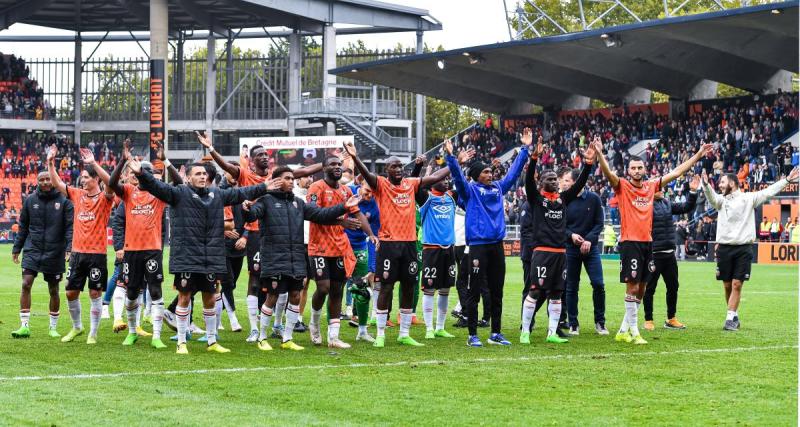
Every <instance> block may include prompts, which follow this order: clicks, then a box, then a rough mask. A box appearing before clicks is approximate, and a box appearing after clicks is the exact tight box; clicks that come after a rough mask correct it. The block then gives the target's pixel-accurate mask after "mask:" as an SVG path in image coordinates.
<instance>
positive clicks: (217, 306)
mask: <svg viewBox="0 0 800 427" xmlns="http://www.w3.org/2000/svg"><path fill="white" fill-rule="evenodd" d="M214 313H215V314H216V315H217V319H219V323H220V324H222V294H214Z"/></svg>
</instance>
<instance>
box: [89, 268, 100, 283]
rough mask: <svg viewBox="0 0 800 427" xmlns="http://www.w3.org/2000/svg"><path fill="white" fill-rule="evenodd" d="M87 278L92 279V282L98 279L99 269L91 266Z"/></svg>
mask: <svg viewBox="0 0 800 427" xmlns="http://www.w3.org/2000/svg"><path fill="white" fill-rule="evenodd" d="M89 278H90V279H92V281H93V282H96V281H98V280H100V269H99V268H93V269H91V270H89Z"/></svg>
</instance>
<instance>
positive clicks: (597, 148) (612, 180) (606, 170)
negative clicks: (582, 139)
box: [592, 136, 619, 188]
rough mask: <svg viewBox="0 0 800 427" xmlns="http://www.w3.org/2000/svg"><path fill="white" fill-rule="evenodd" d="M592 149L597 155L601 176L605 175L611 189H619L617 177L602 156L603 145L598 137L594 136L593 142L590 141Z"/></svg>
mask: <svg viewBox="0 0 800 427" xmlns="http://www.w3.org/2000/svg"><path fill="white" fill-rule="evenodd" d="M592 148H594V152H595V153H597V161H598V162H599V163H600V170H601V171H603V175H605V177H606V179H607V180H608V183H609V184H610V185H611V188H617V187H619V177H618V176H617V174H615V173H614V172H613V171H612V170H611V167H609V166H608V161H607V160H606V156H605V155H604V154H603V143H602V142H600V137H599V136H596V137H595V138H594V141H592Z"/></svg>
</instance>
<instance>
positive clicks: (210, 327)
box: [203, 308, 217, 345]
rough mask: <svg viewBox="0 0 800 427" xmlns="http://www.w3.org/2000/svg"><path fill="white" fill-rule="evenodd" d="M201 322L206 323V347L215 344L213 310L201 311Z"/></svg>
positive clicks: (214, 316) (215, 331)
mask: <svg viewBox="0 0 800 427" xmlns="http://www.w3.org/2000/svg"><path fill="white" fill-rule="evenodd" d="M203 320H205V321H206V336H207V337H208V345H212V344H215V343H216V342H217V312H216V310H214V309H213V308H204V309H203Z"/></svg>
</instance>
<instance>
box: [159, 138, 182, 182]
mask: <svg viewBox="0 0 800 427" xmlns="http://www.w3.org/2000/svg"><path fill="white" fill-rule="evenodd" d="M156 158H157V159H158V160H161V163H163V164H164V169H166V170H167V174H168V175H169V179H170V181H172V184H173V185H181V184H183V183H184V182H183V177H181V174H180V172H178V170H177V169H175V166H172V162H170V161H169V159H168V158H167V153H166V151H165V150H164V144H162V143H160V142H159V143H158V149H156Z"/></svg>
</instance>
